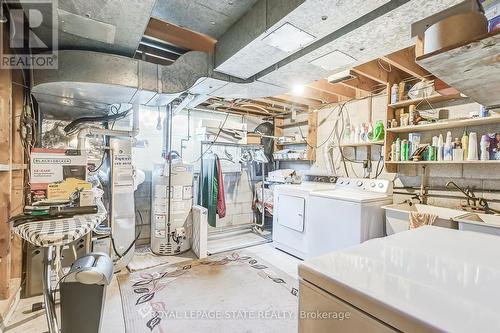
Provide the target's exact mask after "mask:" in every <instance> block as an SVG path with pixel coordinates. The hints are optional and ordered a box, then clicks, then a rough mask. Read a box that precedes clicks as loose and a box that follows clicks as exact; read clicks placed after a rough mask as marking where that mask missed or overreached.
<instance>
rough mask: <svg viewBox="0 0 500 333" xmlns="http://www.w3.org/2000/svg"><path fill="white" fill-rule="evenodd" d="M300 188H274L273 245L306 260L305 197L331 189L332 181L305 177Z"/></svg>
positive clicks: (307, 198)
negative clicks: (305, 179)
mask: <svg viewBox="0 0 500 333" xmlns="http://www.w3.org/2000/svg"><path fill="white" fill-rule="evenodd" d="M307 180H308V181H305V182H303V183H302V184H286V185H277V186H275V188H274V215H273V245H274V247H276V248H278V249H280V250H282V251H285V252H287V253H289V254H291V255H294V256H296V257H298V258H301V259H305V258H307V257H308V256H307V253H308V251H309V250H308V247H309V246H310V245H309V244H308V239H307V231H308V228H309V227H308V221H309V215H310V209H309V194H310V193H311V192H314V191H317V192H319V191H328V190H333V189H335V181H336V180H337V178H336V177H332V176H309V178H307Z"/></svg>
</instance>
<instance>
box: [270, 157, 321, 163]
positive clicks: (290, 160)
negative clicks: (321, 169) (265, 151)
mask: <svg viewBox="0 0 500 333" xmlns="http://www.w3.org/2000/svg"><path fill="white" fill-rule="evenodd" d="M275 161H277V162H309V163H312V162H314V161H312V160H307V159H303V158H281V159H279V160H275Z"/></svg>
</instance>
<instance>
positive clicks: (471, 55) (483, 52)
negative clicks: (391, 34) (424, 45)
mask: <svg viewBox="0 0 500 333" xmlns="http://www.w3.org/2000/svg"><path fill="white" fill-rule="evenodd" d="M499 54H500V30H497V31H494V32H491V33H488V34H486V35H483V36H480V37H478V38H475V39H472V40H468V41H465V42H462V43H458V44H455V45H451V46H448V47H445V48H443V49H441V50H437V51H434V52H431V53H429V54H425V55H422V56H420V57H417V59H416V62H417V63H418V64H419V65H420V66H422V67H423V68H425V69H426V70H428V71H429V72H431V73H432V74H434V75H436V76H437V77H439V78H440V79H441V80H443V81H445V82H446V83H447V84H449V85H450V86H453V87H454V88H456V89H458V90H459V91H460V92H462V93H464V94H466V95H467V96H469V97H470V98H472V99H473V100H475V101H476V102H477V103H479V104H482V105H485V106H489V107H493V106H500V66H498V61H499V58H498V55H499Z"/></svg>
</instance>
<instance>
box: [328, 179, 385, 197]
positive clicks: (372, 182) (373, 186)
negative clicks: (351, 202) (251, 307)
mask: <svg viewBox="0 0 500 333" xmlns="http://www.w3.org/2000/svg"><path fill="white" fill-rule="evenodd" d="M336 188H337V189H340V188H344V189H356V190H361V191H367V192H378V193H392V182H391V181H390V180H387V179H366V178H339V179H338V180H337V184H336Z"/></svg>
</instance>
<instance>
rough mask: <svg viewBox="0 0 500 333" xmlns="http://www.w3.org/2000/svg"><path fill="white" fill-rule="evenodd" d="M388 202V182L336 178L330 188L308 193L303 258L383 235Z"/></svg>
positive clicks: (389, 183)
mask: <svg viewBox="0 0 500 333" xmlns="http://www.w3.org/2000/svg"><path fill="white" fill-rule="evenodd" d="M391 203H392V182H391V181H388V180H378V179H352V178H339V179H338V181H337V184H336V187H335V189H334V190H331V191H314V192H311V193H310V194H309V211H310V214H309V223H308V226H309V229H308V232H307V243H308V244H309V249H308V252H307V256H306V258H312V257H316V256H320V255H323V254H326V253H329V252H332V251H335V250H338V249H342V248H346V247H349V246H353V245H356V244H360V243H362V242H364V241H366V240H368V239H371V238H377V237H383V236H384V224H385V212H384V209H383V208H382V206H384V205H387V204H391Z"/></svg>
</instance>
